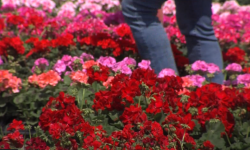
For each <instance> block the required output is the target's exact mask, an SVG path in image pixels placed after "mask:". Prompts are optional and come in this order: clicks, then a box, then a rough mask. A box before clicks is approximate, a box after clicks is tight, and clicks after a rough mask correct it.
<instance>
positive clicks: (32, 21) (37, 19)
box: [25, 15, 43, 28]
mask: <svg viewBox="0 0 250 150" xmlns="http://www.w3.org/2000/svg"><path fill="white" fill-rule="evenodd" d="M26 22H27V23H26V24H25V26H26V27H28V26H29V25H33V26H35V27H36V28H37V27H41V26H43V17H41V16H38V15H31V16H29V18H28V19H27V21H26Z"/></svg>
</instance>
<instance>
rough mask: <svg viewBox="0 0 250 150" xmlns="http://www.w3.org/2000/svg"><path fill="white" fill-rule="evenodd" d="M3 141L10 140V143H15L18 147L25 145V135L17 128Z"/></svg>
mask: <svg viewBox="0 0 250 150" xmlns="http://www.w3.org/2000/svg"><path fill="white" fill-rule="evenodd" d="M3 141H8V142H10V144H12V145H14V146H15V147H16V148H21V147H23V143H24V139H23V135H21V134H20V132H19V131H18V130H16V131H15V132H14V133H9V134H8V135H6V136H4V137H3Z"/></svg>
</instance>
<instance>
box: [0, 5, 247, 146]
mask: <svg viewBox="0 0 250 150" xmlns="http://www.w3.org/2000/svg"><path fill="white" fill-rule="evenodd" d="M1 2H2V6H1V9H0V12H1V15H0V120H1V125H2V124H4V125H6V126H5V127H3V128H2V130H1V131H3V132H1V133H3V135H2V134H0V149H15V148H24V149H28V150H33V149H38V150H48V149H57V150H70V149H73V150H78V149H107V150H111V149H114V150H115V149H124V150H125V149H129V150H144V149H145V150H148V149H149V150H151V149H152V150H153V149H164V150H184V149H185V150H215V149H239V150H241V149H242V150H245V149H248V148H249V147H250V143H249V141H250V140H249V136H250V130H249V126H250V123H249V115H250V113H249V112H250V91H249V90H250V74H249V73H250V59H249V56H248V55H249V41H250V36H249V35H250V34H249V33H250V30H249V29H250V26H249V25H250V22H249V20H250V7H249V6H240V5H238V3H237V2H236V1H227V2H225V3H223V4H220V3H213V5H212V11H213V15H212V20H213V26H214V30H215V35H216V37H217V38H218V41H219V44H220V46H221V49H222V53H223V58H224V62H225V65H224V66H225V69H219V67H218V66H216V65H215V64H212V63H206V62H204V61H201V60H198V61H196V62H194V63H193V64H189V60H188V58H187V50H186V45H185V44H186V41H185V37H184V36H183V35H182V34H181V32H180V30H179V29H178V24H177V22H176V11H175V4H174V1H173V0H168V1H166V3H165V4H164V5H163V11H164V28H165V31H166V32H167V34H168V36H169V39H170V41H171V47H172V51H173V54H174V58H175V61H176V65H177V67H178V73H179V74H178V75H177V72H175V71H174V70H172V69H170V68H165V69H163V70H162V71H161V72H160V73H159V74H155V72H154V70H153V69H152V68H151V66H150V64H151V62H150V61H149V60H142V59H141V58H140V56H139V55H138V52H137V47H136V43H135V41H134V38H133V35H132V32H131V30H130V28H129V26H128V25H127V24H126V23H124V18H123V17H122V13H121V9H120V2H119V0H112V1H111V0H102V1H100V0H74V1H60V0H59V1H58V0H53V1H52V0H40V1H38V0H25V1H23V0H2V1H1ZM218 72H222V73H223V74H224V77H225V81H224V84H223V85H219V84H215V83H210V82H209V81H207V80H206V79H210V78H213V76H214V75H215V74H216V73H218ZM27 133H28V134H27Z"/></svg>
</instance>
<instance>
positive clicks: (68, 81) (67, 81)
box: [63, 76, 72, 85]
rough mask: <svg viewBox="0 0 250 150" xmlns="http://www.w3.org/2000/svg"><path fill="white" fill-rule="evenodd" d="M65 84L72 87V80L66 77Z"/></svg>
mask: <svg viewBox="0 0 250 150" xmlns="http://www.w3.org/2000/svg"><path fill="white" fill-rule="evenodd" d="M63 82H64V83H65V84H66V85H70V84H71V83H72V80H71V79H70V77H69V76H64V78H63Z"/></svg>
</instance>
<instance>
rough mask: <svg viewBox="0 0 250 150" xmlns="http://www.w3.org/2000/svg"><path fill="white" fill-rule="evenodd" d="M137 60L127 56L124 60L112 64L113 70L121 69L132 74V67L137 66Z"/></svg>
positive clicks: (122, 71)
mask: <svg viewBox="0 0 250 150" xmlns="http://www.w3.org/2000/svg"><path fill="white" fill-rule="evenodd" d="M135 66H136V61H135V60H134V59H133V58H130V57H125V58H124V59H123V60H122V61H120V62H117V63H115V64H114V65H113V66H112V70H113V71H115V72H117V71H120V72H121V73H124V74H127V75H130V74H132V70H131V68H130V67H135Z"/></svg>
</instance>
